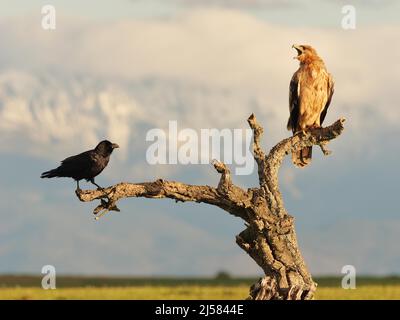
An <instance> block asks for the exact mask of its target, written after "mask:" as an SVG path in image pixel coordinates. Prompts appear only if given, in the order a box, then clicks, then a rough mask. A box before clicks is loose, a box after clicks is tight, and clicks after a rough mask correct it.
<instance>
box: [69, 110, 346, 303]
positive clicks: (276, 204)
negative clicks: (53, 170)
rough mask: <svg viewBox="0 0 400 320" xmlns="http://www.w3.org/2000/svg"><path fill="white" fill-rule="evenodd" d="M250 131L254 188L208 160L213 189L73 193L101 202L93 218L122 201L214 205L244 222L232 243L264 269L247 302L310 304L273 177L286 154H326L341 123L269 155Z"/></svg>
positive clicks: (168, 186)
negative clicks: (313, 150)
mask: <svg viewBox="0 0 400 320" xmlns="http://www.w3.org/2000/svg"><path fill="white" fill-rule="evenodd" d="M247 121H248V123H249V125H250V127H251V129H252V130H253V135H254V142H253V154H254V159H255V160H256V162H257V166H258V177H259V187H257V188H251V189H248V190H244V189H242V188H240V187H238V186H236V185H234V184H233V183H232V180H231V175H230V170H229V168H228V167H227V166H226V165H225V164H224V163H222V162H219V161H215V160H214V161H213V162H212V164H213V166H214V168H215V170H216V171H217V172H218V173H219V174H221V178H220V181H219V184H218V186H217V187H211V186H198V185H189V184H184V183H181V182H175V181H165V180H163V179H158V180H156V181H154V182H143V183H119V184H116V185H114V186H111V187H108V188H105V189H99V190H83V191H82V190H77V192H76V195H77V197H78V198H79V200H81V201H84V202H88V201H93V200H100V204H99V205H98V206H97V207H96V208H95V209H94V211H93V213H94V214H95V215H96V219H98V218H99V217H100V216H102V215H103V214H105V213H107V212H109V211H119V209H118V207H117V205H116V204H117V202H118V200H120V199H123V198H130V197H144V198H153V199H158V198H170V199H174V200H175V201H176V202H178V201H182V202H186V201H192V202H199V203H200V202H202V203H207V204H210V205H214V206H217V207H219V208H221V209H223V210H225V211H227V212H229V213H230V214H232V215H233V216H236V217H239V218H241V219H243V220H244V221H245V222H246V229H245V230H243V231H242V232H241V233H240V234H239V235H237V236H236V243H237V244H238V245H239V246H240V247H241V248H242V249H243V250H244V251H246V252H247V254H248V255H249V256H250V257H251V258H252V259H253V260H254V261H255V262H256V263H257V264H258V265H259V266H260V267H261V268H262V269H263V271H264V273H265V277H263V278H261V279H260V280H259V281H258V282H257V283H255V284H254V285H252V286H251V288H250V294H249V297H248V299H254V300H258V299H262V300H266V299H268V300H269V299H280V300H282V299H283V300H299V299H305V300H308V299H312V298H313V296H314V292H315V290H316V286H317V284H316V283H315V282H314V281H313V280H312V277H311V274H310V273H309V271H308V269H307V267H306V264H305V262H304V260H303V257H302V255H301V253H300V250H299V247H298V244H297V238H296V232H295V228H294V218H293V217H292V216H290V215H289V214H288V213H287V211H286V209H285V207H284V203H283V199H282V194H281V192H280V190H279V183H278V172H279V168H280V166H281V164H282V161H283V159H284V158H285V156H286V155H288V154H290V153H291V152H296V151H298V150H300V149H303V148H304V147H308V146H313V145H317V146H319V147H320V148H321V150H322V152H323V153H324V154H325V155H328V154H330V153H331V152H330V151H329V150H327V149H326V145H327V143H328V142H329V141H330V140H332V139H335V138H336V137H338V136H339V135H340V134H341V133H342V132H343V129H344V126H343V124H344V121H345V120H344V119H339V120H337V121H336V122H335V123H334V124H332V125H330V126H328V127H326V128H317V129H312V130H310V131H308V132H306V133H299V134H296V135H294V136H293V137H290V138H287V139H284V140H282V141H281V142H279V143H278V144H277V145H276V146H275V147H273V148H272V149H271V151H270V152H269V154H268V155H266V154H265V153H264V151H263V150H262V148H261V146H260V139H261V136H262V133H263V128H262V127H261V126H260V125H259V124H258V122H257V120H256V117H255V116H254V115H253V114H252V115H251V116H250V117H249V119H248V120H247Z"/></svg>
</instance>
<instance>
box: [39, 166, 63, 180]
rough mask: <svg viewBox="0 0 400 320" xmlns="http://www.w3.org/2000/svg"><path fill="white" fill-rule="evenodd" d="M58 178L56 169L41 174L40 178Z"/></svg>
mask: <svg viewBox="0 0 400 320" xmlns="http://www.w3.org/2000/svg"><path fill="white" fill-rule="evenodd" d="M58 176H59V172H58V168H57V169H53V170H50V171H46V172H43V173H42V174H41V175H40V177H41V178H42V179H43V178H54V177H58Z"/></svg>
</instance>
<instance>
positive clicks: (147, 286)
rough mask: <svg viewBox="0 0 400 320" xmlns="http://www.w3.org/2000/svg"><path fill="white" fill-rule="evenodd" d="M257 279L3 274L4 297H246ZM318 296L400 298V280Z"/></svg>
mask: <svg viewBox="0 0 400 320" xmlns="http://www.w3.org/2000/svg"><path fill="white" fill-rule="evenodd" d="M255 280H256V279H235V278H233V279H200V278H191V279H190V278H188V279H174V278H158V279H157V278H85V277H60V278H58V279H57V289H56V290H43V289H41V287H40V278H38V277H27V276H25V277H24V276H17V277H16V276H0V299H245V298H246V297H247V295H248V290H249V286H250V284H251V283H253V282H254V281H255ZM316 281H317V282H319V287H318V290H317V294H316V299H323V300H325V299H400V279H399V278H397V277H391V278H360V279H359V280H358V283H357V289H354V290H345V289H342V288H341V287H340V279H337V278H321V279H316Z"/></svg>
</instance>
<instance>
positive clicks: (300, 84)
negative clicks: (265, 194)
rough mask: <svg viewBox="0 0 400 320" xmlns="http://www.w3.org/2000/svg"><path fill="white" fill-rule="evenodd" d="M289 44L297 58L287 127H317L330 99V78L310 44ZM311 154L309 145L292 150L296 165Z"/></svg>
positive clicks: (296, 129)
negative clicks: (297, 63)
mask: <svg viewBox="0 0 400 320" xmlns="http://www.w3.org/2000/svg"><path fill="white" fill-rule="evenodd" d="M292 47H293V48H294V49H296V51H297V56H296V57H294V59H297V60H299V62H300V67H299V69H298V70H297V71H296V72H295V73H294V74H293V77H292V80H291V81H290V86H289V112H290V116H289V120H288V123H287V129H288V130H292V132H293V135H295V134H297V133H298V132H305V131H307V129H312V128H319V127H321V125H322V123H323V121H324V119H325V116H326V112H327V111H328V108H329V105H330V103H331V100H332V95H333V92H334V81H333V78H332V76H331V74H330V73H328V71H327V70H326V67H325V63H324V61H323V60H322V59H321V58H320V57H319V56H318V54H317V51H316V50H315V49H314V48H313V47H311V46H309V45H293V46H292ZM311 156H312V147H306V148H303V149H302V150H300V151H297V152H293V153H292V162H293V164H294V165H295V166H296V167H299V168H304V167H305V166H306V165H308V164H309V163H310V162H311Z"/></svg>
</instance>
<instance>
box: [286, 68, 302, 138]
mask: <svg viewBox="0 0 400 320" xmlns="http://www.w3.org/2000/svg"><path fill="white" fill-rule="evenodd" d="M299 110H300V72H299V71H296V72H295V73H294V74H293V77H292V80H291V81H290V85H289V112H290V116H289V120H288V123H287V129H288V130H292V131H293V133H295V132H296V128H297V123H298V120H299Z"/></svg>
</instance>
